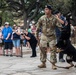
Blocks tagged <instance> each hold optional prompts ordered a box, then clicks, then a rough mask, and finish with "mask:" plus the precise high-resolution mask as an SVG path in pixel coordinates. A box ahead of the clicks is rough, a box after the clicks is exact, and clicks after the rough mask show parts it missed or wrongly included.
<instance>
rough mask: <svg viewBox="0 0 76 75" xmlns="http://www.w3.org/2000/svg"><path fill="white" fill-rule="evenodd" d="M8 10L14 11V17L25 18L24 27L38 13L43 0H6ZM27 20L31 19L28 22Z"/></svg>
mask: <svg viewBox="0 0 76 75" xmlns="http://www.w3.org/2000/svg"><path fill="white" fill-rule="evenodd" d="M6 1H7V4H8V7H9V8H8V10H9V11H12V14H13V16H14V17H22V16H23V18H24V27H25V28H26V27H28V23H29V22H30V21H31V20H32V19H33V18H34V17H35V16H36V15H37V13H38V10H39V5H40V2H41V1H42V0H6ZM27 21H29V22H28V23H27Z"/></svg>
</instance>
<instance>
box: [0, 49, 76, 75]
mask: <svg viewBox="0 0 76 75" xmlns="http://www.w3.org/2000/svg"><path fill="white" fill-rule="evenodd" d="M23 51H24V52H25V54H24V55H23V58H21V57H15V56H13V57H10V56H9V57H5V56H0V75H76V68H74V67H73V68H70V69H69V70H67V69H61V68H58V69H57V70H52V69H51V64H50V63H49V62H48V61H47V68H45V69H39V68H38V67H37V66H38V65H39V64H40V60H39V51H38V50H37V57H35V58H30V56H31V49H28V48H23ZM49 56H50V54H49V53H48V58H49ZM57 56H58V55H57ZM57 65H60V66H66V65H67V63H60V62H58V63H57Z"/></svg>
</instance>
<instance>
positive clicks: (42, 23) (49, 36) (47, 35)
mask: <svg viewBox="0 0 76 75" xmlns="http://www.w3.org/2000/svg"><path fill="white" fill-rule="evenodd" d="M51 12H52V8H51V6H50V5H46V6H45V15H43V16H42V17H41V18H40V19H39V20H38V23H37V34H36V35H37V37H38V33H39V29H40V28H42V34H41V37H40V43H39V46H40V51H41V52H40V60H41V62H42V64H41V65H39V66H38V67H39V68H46V57H47V52H46V50H47V47H49V48H50V51H51V56H50V61H52V63H53V65H52V69H57V68H56V66H55V63H56V62H57V60H56V47H55V45H56V36H55V27H56V26H57V27H59V28H60V27H61V24H60V23H59V22H58V20H57V19H56V18H55V16H54V15H52V14H51Z"/></svg>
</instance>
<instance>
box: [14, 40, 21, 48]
mask: <svg viewBox="0 0 76 75" xmlns="http://www.w3.org/2000/svg"><path fill="white" fill-rule="evenodd" d="M13 45H14V47H16V48H18V47H20V39H16V40H13Z"/></svg>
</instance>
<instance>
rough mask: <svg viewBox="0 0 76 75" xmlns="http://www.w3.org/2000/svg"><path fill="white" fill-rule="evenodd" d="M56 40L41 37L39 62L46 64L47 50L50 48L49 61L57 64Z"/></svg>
mask: <svg viewBox="0 0 76 75" xmlns="http://www.w3.org/2000/svg"><path fill="white" fill-rule="evenodd" d="M55 44H56V40H54V37H47V36H45V35H44V34H42V35H41V38H40V60H41V62H46V58H47V51H46V50H47V48H48V47H49V48H50V53H51V55H50V61H51V62H53V63H56V62H57V59H56V47H55Z"/></svg>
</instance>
